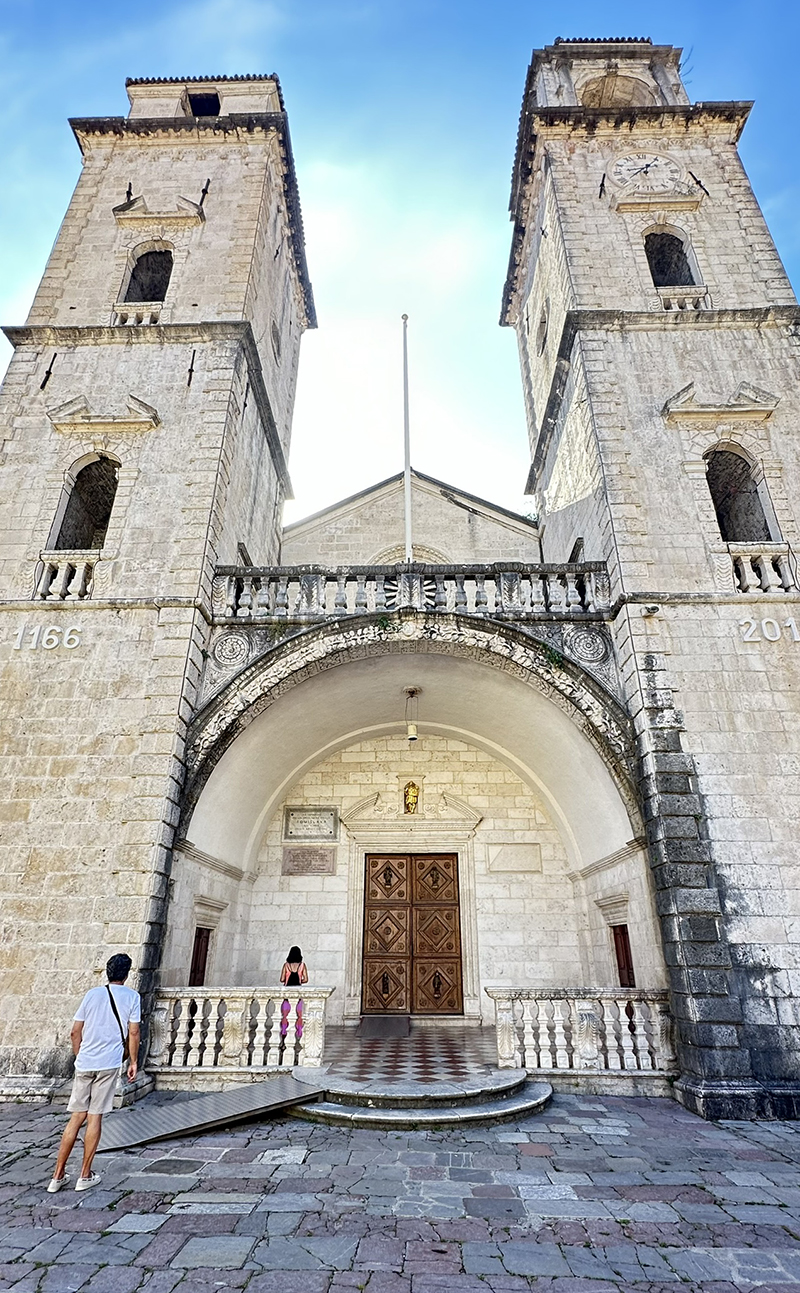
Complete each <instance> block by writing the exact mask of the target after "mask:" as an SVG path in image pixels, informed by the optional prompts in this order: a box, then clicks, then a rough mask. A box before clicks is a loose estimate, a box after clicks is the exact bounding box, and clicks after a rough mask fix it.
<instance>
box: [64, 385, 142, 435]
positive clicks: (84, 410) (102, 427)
mask: <svg viewBox="0 0 800 1293" xmlns="http://www.w3.org/2000/svg"><path fill="white" fill-rule="evenodd" d="M47 416H48V418H49V419H50V421H51V423H52V425H53V429H54V430H55V431H58V432H60V433H61V434H62V435H78V436H85V435H86V434H87V432H88V433H89V435H91V437H92V438H93V439H96V438H97V437H99V436H107V435H117V434H122V433H124V432H131V431H155V429H156V427H158V426H160V425H161V418H160V416H159V414H158V411H157V410H156V409H154V408H153V407H152V406H151V405H150V404H145V402H144V400H139V399H137V398H136V396H135V395H129V396H128V416H127V417H125V416H124V415H120V414H117V413H93V412H92V410H91V407H90V405H89V401H88V399H87V398H86V396H85V395H78V396H76V397H75V399H72V400H68V401H67V403H66V404H59V405H58V407H57V408H54V409H48V410H47Z"/></svg>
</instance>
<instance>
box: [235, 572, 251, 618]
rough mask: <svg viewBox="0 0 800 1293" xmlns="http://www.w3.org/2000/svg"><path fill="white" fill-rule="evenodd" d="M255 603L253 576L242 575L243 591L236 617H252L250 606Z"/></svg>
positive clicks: (240, 594) (240, 595)
mask: <svg viewBox="0 0 800 1293" xmlns="http://www.w3.org/2000/svg"><path fill="white" fill-rule="evenodd" d="M252 605H253V576H252V575H242V591H241V592H240V593H239V605H238V608H237V610H236V618H237V619H238V620H244V619H249V618H250V608H251V607H252Z"/></svg>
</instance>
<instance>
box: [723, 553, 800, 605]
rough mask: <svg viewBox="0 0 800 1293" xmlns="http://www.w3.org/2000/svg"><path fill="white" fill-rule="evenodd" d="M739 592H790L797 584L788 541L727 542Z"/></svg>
mask: <svg viewBox="0 0 800 1293" xmlns="http://www.w3.org/2000/svg"><path fill="white" fill-rule="evenodd" d="M728 551H729V552H730V554H731V561H732V562H733V575H734V579H735V581H736V586H737V588H738V589H739V592H740V593H793V592H797V591H798V588H800V583H799V582H798V578H797V562H796V560H794V558H793V556H792V554H791V553H790V551H789V545H788V543H729V544H728Z"/></svg>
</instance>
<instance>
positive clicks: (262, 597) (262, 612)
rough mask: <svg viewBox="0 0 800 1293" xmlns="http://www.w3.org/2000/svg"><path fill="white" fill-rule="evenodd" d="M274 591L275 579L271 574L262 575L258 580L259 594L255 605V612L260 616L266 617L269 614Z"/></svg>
mask: <svg viewBox="0 0 800 1293" xmlns="http://www.w3.org/2000/svg"><path fill="white" fill-rule="evenodd" d="M274 591H275V581H274V580H273V579H272V578H270V576H269V575H262V576H261V578H260V579H259V581H258V595H257V597H256V605H255V614H256V615H257V616H258V617H259V618H266V617H267V616H268V615H269V613H270V607H271V605H272V594H273V593H274Z"/></svg>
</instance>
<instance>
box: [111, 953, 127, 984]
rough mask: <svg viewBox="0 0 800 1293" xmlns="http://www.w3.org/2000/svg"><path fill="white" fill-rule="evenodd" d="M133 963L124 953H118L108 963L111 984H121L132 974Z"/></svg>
mask: <svg viewBox="0 0 800 1293" xmlns="http://www.w3.org/2000/svg"><path fill="white" fill-rule="evenodd" d="M132 965H133V961H132V960H131V958H130V957H129V956H126V954H125V953H124V952H117V954H116V956H111V957H109V959H108V960H107V961H106V974H107V975H108V981H109V983H121V982H122V981H123V980H124V979H127V977H128V975H129V974H130V972H131V966H132Z"/></svg>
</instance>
